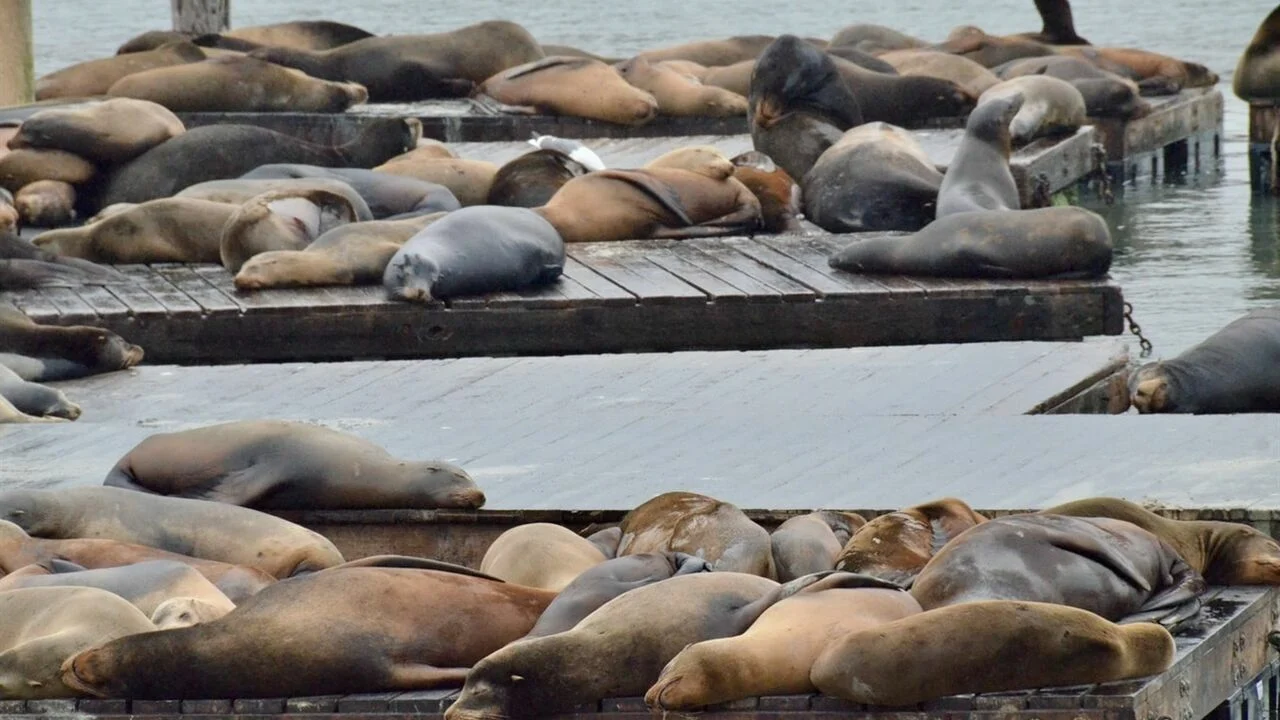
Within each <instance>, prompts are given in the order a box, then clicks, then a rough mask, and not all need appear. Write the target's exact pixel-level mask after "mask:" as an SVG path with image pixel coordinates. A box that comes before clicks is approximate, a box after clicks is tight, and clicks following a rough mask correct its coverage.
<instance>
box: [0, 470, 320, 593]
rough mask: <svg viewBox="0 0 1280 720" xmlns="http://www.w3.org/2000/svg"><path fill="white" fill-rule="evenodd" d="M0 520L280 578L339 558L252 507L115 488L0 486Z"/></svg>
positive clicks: (314, 538) (315, 537)
mask: <svg viewBox="0 0 1280 720" xmlns="http://www.w3.org/2000/svg"><path fill="white" fill-rule="evenodd" d="M0 519H4V520H8V521H9V522H12V523H14V524H15V525H17V526H18V527H21V528H22V529H23V530H25V531H26V532H27V534H29V535H33V536H35V537H46V538H55V539H65V538H104V539H107V540H119V541H121V542H131V543H137V544H140V545H148V546H151V547H154V548H158V549H161V550H169V551H171V552H180V553H182V554H184V555H190V556H192V557H199V558H204V559H206V560H218V561H219V562H225V563H232V564H236V565H245V566H248V567H254V568H258V569H259V570H262V571H264V572H266V573H268V574H269V575H271V576H272V577H276V578H285V577H289V576H291V575H296V574H299V573H305V572H313V571H315V570H320V569H323V568H326V567H331V566H333V565H338V564H340V563H341V562H343V558H342V554H341V553H339V552H338V549H337V548H336V547H334V546H333V543H331V542H329V541H328V540H326V539H325V538H324V537H323V536H321V535H320V534H318V533H315V532H313V531H311V530H308V529H306V528H304V527H302V526H300V525H295V524H293V523H291V522H289V521H287V520H282V519H280V518H277V517H274V516H271V515H268V514H266V513H263V512H258V511H257V510H251V509H249V508H244V507H237V506H235V505H228V504H226V503H220V502H211V501H208V500H190V499H187V498H176V497H164V496H162V495H151V494H148V493H140V492H135V491H133V490H125V489H123V488H116V487H74V488H68V489H65V490H6V491H3V492H0Z"/></svg>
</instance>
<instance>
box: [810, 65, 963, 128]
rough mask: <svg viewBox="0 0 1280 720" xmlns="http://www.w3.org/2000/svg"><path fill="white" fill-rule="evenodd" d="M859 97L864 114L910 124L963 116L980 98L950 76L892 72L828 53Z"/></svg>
mask: <svg viewBox="0 0 1280 720" xmlns="http://www.w3.org/2000/svg"><path fill="white" fill-rule="evenodd" d="M827 56H828V57H830V58H831V60H832V62H833V63H834V64H835V66H836V69H837V70H839V71H840V76H841V77H842V78H844V81H845V82H846V83H847V84H848V85H849V90H850V91H851V92H852V93H853V96H854V97H855V98H857V100H858V107H860V108H861V109H862V117H863V119H864V120H865V121H867V122H874V121H876V120H879V121H882V122H887V123H891V124H893V125H898V126H900V127H906V128H916V127H921V126H923V125H925V124H927V123H928V122H929V121H931V120H936V119H952V118H962V117H965V116H966V115H968V114H969V111H971V110H972V109H973V106H974V102H975V101H976V100H977V98H976V97H975V96H974V95H973V94H972V93H970V92H969V91H968V90H966V89H965V88H963V87H961V86H960V85H959V84H957V83H955V82H952V81H951V80H949V79H945V78H940V77H930V76H927V75H889V74H886V73H879V72H874V71H871V70H867V69H866V68H863V67H860V66H859V65H857V64H855V63H852V62H849V61H848V60H845V59H844V58H840V57H836V56H834V55H831V54H830V53H827Z"/></svg>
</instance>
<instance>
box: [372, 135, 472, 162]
mask: <svg viewBox="0 0 1280 720" xmlns="http://www.w3.org/2000/svg"><path fill="white" fill-rule="evenodd" d="M456 157H458V156H457V154H455V153H454V152H453V151H452V150H450V149H449V146H448V145H445V144H444V143H442V142H440V141H439V140H434V139H432V138H420V139H419V140H418V144H417V145H416V146H414V148H413V149H411V150H409V151H407V152H405V153H403V154H401V155H397V156H395V157H393V158H391V160H388V161H387V162H392V161H397V160H427V159H435V158H456Z"/></svg>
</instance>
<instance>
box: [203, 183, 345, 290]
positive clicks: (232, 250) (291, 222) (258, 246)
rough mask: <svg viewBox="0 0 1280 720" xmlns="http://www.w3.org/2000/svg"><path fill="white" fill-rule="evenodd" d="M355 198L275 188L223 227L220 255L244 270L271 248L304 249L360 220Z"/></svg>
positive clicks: (224, 261) (229, 265)
mask: <svg viewBox="0 0 1280 720" xmlns="http://www.w3.org/2000/svg"><path fill="white" fill-rule="evenodd" d="M356 217H357V216H356V209H355V207H353V206H352V205H351V201H350V200H348V199H347V198H346V197H343V196H342V195H339V194H338V193H333V192H329V191H327V190H305V191H295V190H271V191H268V192H265V193H263V194H261V195H259V196H257V197H255V198H253V199H252V200H250V201H249V202H246V203H245V204H243V205H241V206H240V207H239V208H238V209H237V210H236V211H235V213H234V214H232V216H231V218H230V219H229V220H227V224H226V226H225V227H223V230H222V238H221V239H220V240H219V243H218V257H219V259H220V260H221V261H222V265H223V267H225V268H226V269H227V270H230V271H231V272H233V273H237V272H240V267H241V266H242V265H244V263H245V261H246V260H248V259H249V258H251V257H253V256H254V255H257V254H258V253H264V252H268V251H271V250H302V249H303V248H305V247H306V246H308V245H310V244H311V242H312V241H313V240H315V239H316V238H318V237H320V236H321V235H323V234H324V233H326V232H328V231H330V230H332V229H333V228H335V227H339V226H341V225H345V224H347V223H353V222H356Z"/></svg>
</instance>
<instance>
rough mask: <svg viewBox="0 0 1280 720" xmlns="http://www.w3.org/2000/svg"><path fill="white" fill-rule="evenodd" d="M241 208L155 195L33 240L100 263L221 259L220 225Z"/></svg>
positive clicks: (206, 201)
mask: <svg viewBox="0 0 1280 720" xmlns="http://www.w3.org/2000/svg"><path fill="white" fill-rule="evenodd" d="M237 209H238V208H237V207H236V206H235V205H228V204H227V203H216V202H210V201H208V200H193V199H190V198H168V199H164V200H151V201H148V202H144V203H141V204H139V205H138V206H137V207H134V208H130V209H128V210H126V211H124V212H121V213H117V214H115V215H112V216H111V217H108V218H107V219H105V220H103V221H102V222H98V223H94V224H92V225H84V226H82V227H74V228H62V229H58V230H50V231H48V232H44V233H41V234H40V235H37V236H36V238H35V240H34V242H35V244H36V246H37V247H40V248H42V249H44V250H48V251H49V252H52V253H56V254H58V255H64V256H67V257H74V258H82V259H84V260H90V261H93V262H100V263H113V264H124V263H161V262H179V263H217V262H221V255H220V254H219V247H220V244H221V239H222V228H223V226H225V225H226V224H227V221H228V220H230V219H231V218H232V217H233V216H234V215H235V213H236V211H237Z"/></svg>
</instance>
